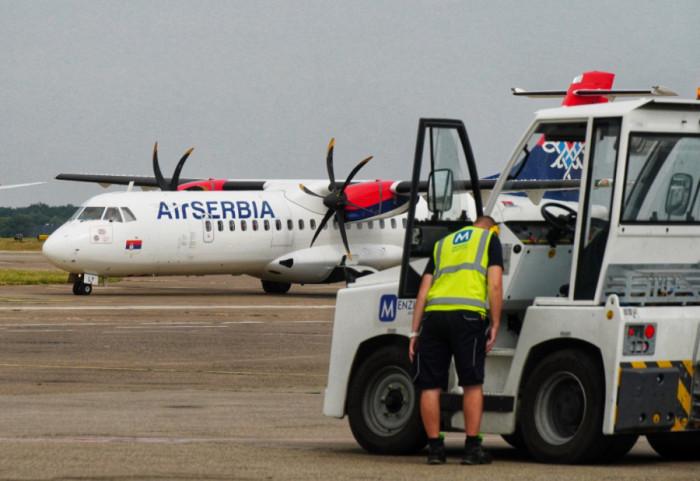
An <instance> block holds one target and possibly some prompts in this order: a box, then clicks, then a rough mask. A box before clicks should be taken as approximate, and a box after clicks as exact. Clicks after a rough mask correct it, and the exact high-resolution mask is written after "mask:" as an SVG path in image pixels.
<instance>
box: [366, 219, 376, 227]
mask: <svg viewBox="0 0 700 481" xmlns="http://www.w3.org/2000/svg"><path fill="white" fill-rule="evenodd" d="M367 228H368V229H374V221H373V220H371V221H369V222H367Z"/></svg>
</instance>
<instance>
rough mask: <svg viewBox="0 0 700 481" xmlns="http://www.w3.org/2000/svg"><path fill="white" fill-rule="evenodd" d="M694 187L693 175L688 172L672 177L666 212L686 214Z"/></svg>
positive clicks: (669, 213)
mask: <svg viewBox="0 0 700 481" xmlns="http://www.w3.org/2000/svg"><path fill="white" fill-rule="evenodd" d="M692 188H693V177H692V176H690V175H688V174H682V173H677V174H673V177H671V182H670V183H669V184H668V191H667V192H666V206H665V208H664V210H665V211H666V214H667V215H669V216H671V215H675V216H679V215H684V214H685V211H686V210H687V209H688V203H689V202H690V191H691V190H692Z"/></svg>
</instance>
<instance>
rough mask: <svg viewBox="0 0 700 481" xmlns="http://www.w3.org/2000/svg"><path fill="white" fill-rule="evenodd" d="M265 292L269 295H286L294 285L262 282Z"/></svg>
mask: <svg viewBox="0 0 700 481" xmlns="http://www.w3.org/2000/svg"><path fill="white" fill-rule="evenodd" d="M261 282H262V287H263V291H265V292H267V293H268V294H286V293H287V292H289V289H290V288H291V287H292V285H291V284H290V283H289V282H275V281H261Z"/></svg>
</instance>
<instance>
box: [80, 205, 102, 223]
mask: <svg viewBox="0 0 700 481" xmlns="http://www.w3.org/2000/svg"><path fill="white" fill-rule="evenodd" d="M104 211H105V208H104V207H85V208H84V209H83V211H82V212H81V213H80V215H79V216H78V220H100V219H102V214H103V213H104Z"/></svg>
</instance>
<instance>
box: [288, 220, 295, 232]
mask: <svg viewBox="0 0 700 481" xmlns="http://www.w3.org/2000/svg"><path fill="white" fill-rule="evenodd" d="M287 229H289V230H294V221H293V220H292V219H287Z"/></svg>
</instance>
